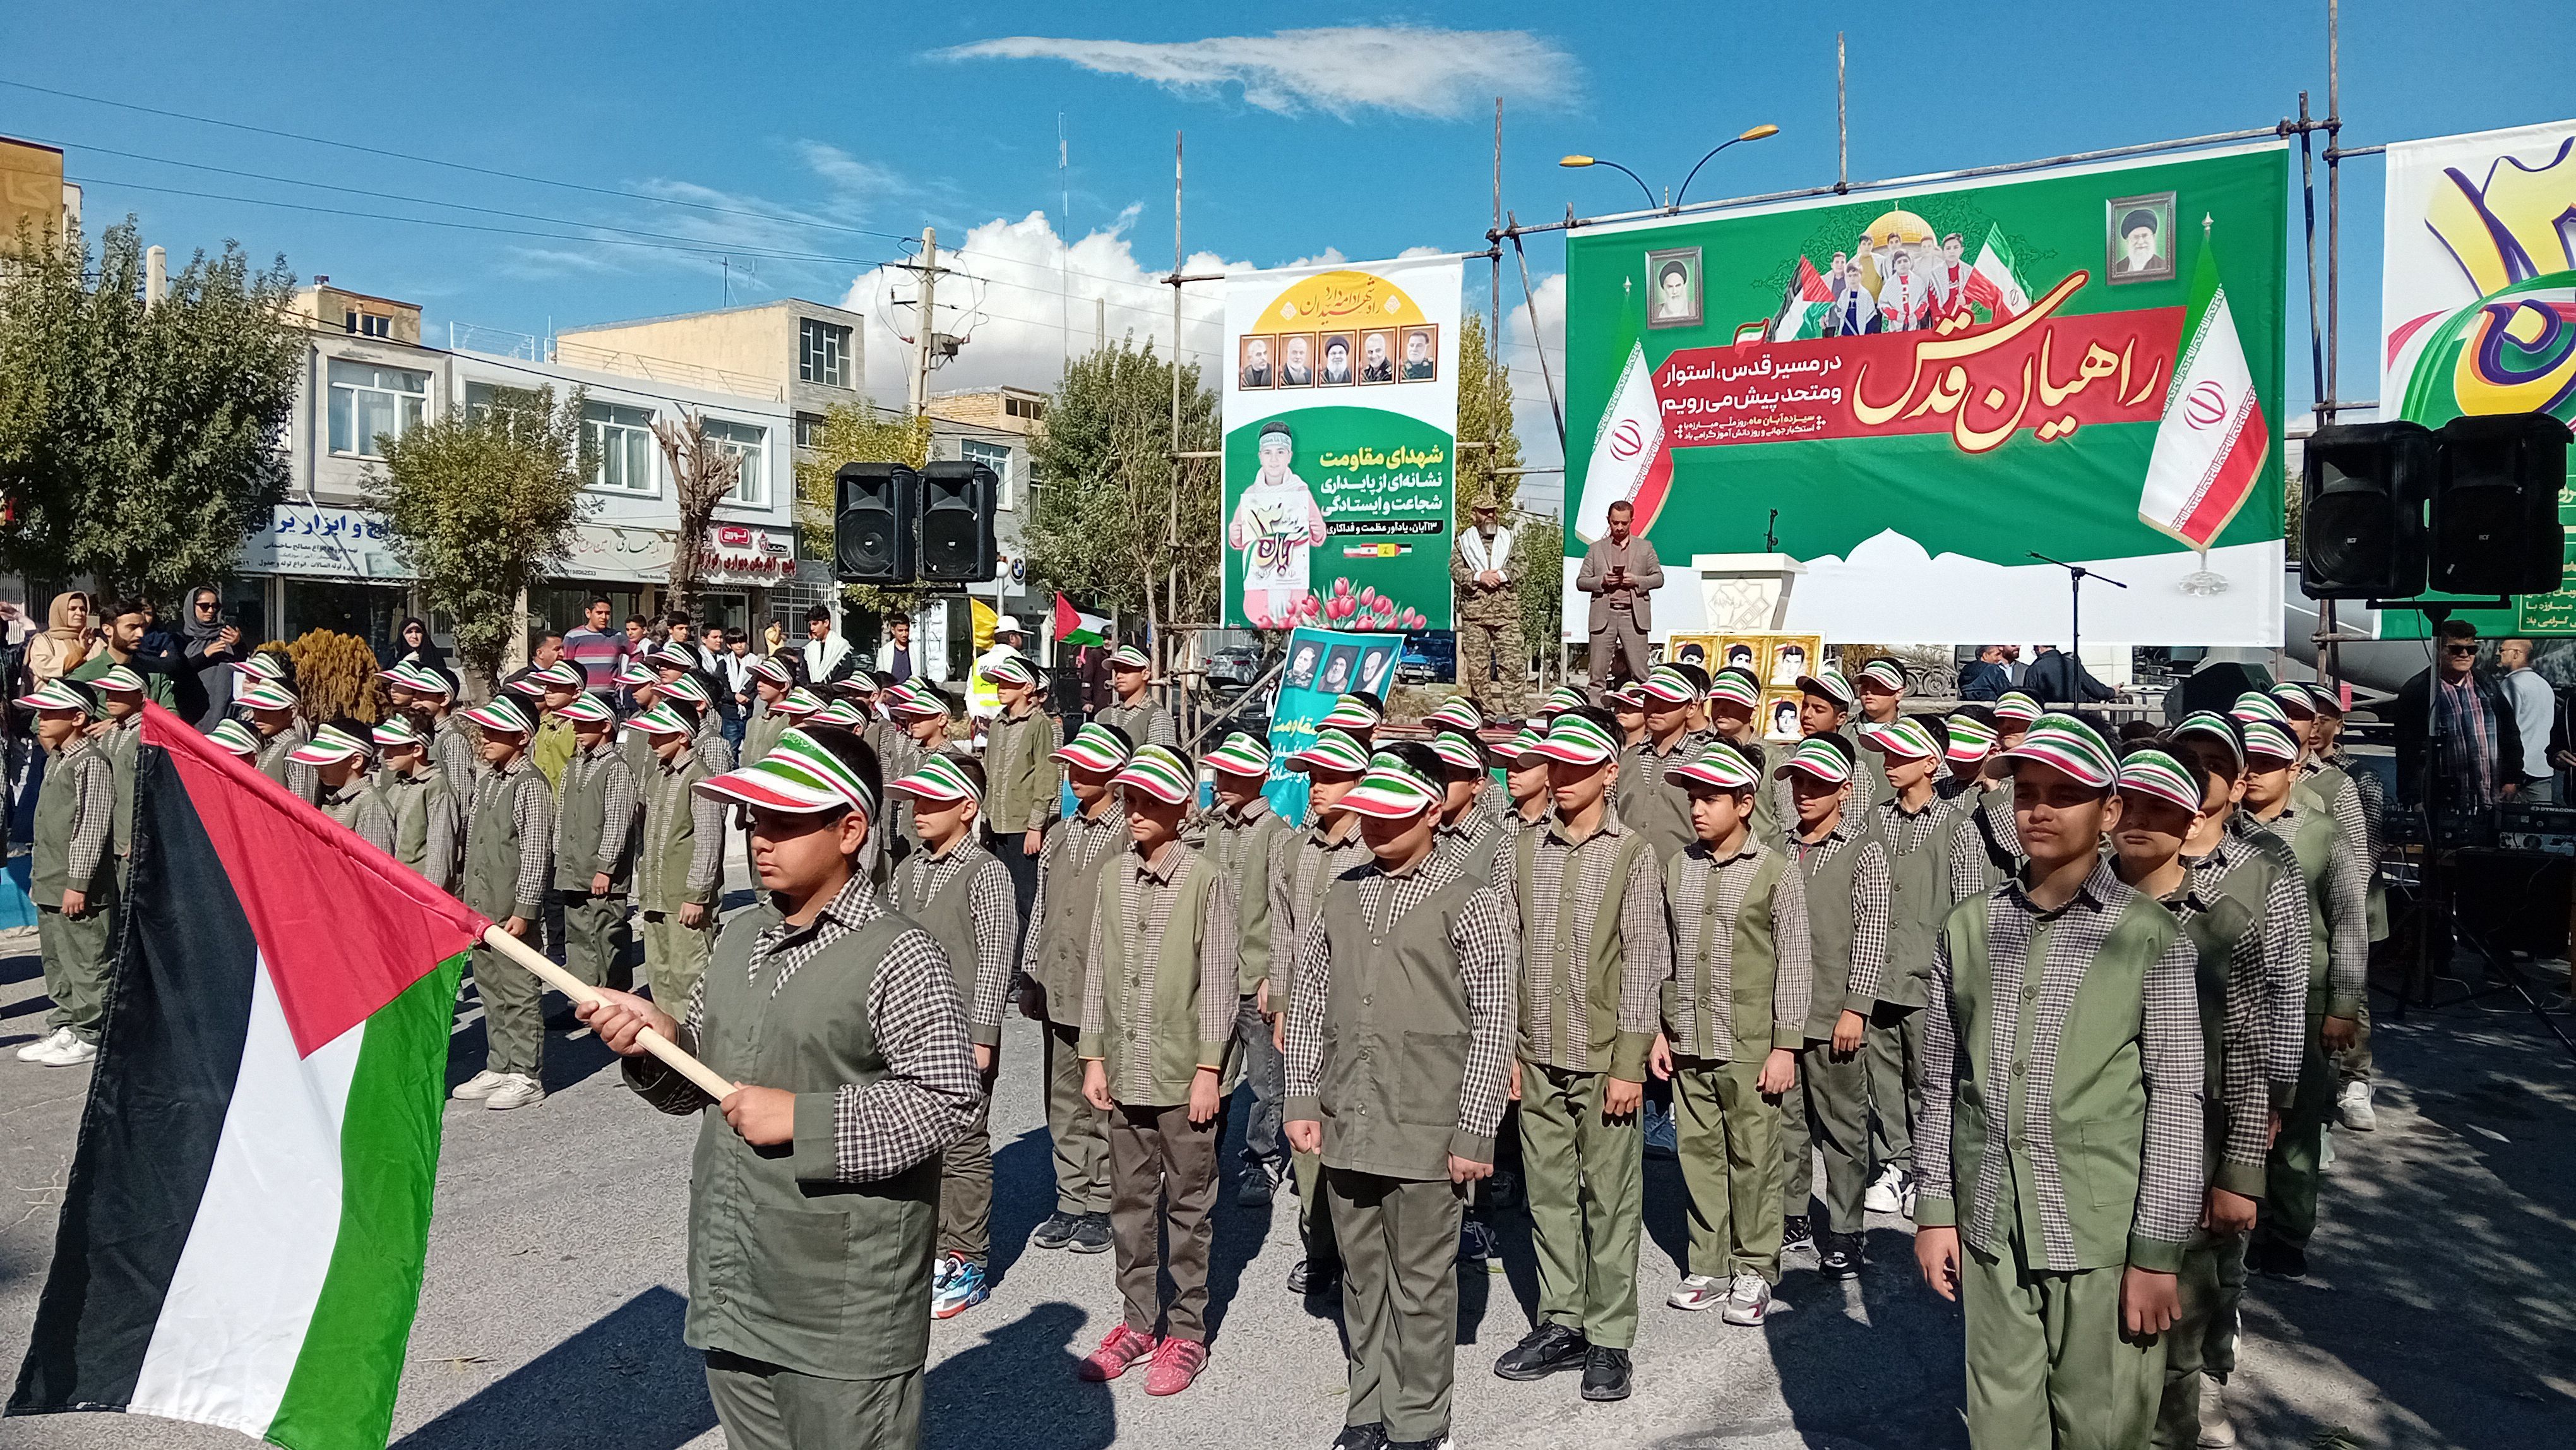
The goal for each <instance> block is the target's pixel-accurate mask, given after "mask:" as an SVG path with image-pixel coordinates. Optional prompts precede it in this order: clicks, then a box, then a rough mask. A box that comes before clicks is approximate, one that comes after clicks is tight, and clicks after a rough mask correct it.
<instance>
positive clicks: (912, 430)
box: [796, 403, 930, 614]
mask: <svg viewBox="0 0 2576 1450" xmlns="http://www.w3.org/2000/svg"><path fill="white" fill-rule="evenodd" d="M813 439H814V446H813V453H814V459H815V461H813V462H811V463H799V464H797V465H796V532H797V534H798V537H799V538H800V539H801V540H802V547H803V548H804V551H805V553H806V556H807V557H809V558H816V559H831V558H833V557H834V555H833V538H832V511H833V508H834V507H835V506H836V505H837V503H838V502H839V500H838V499H837V498H836V497H835V496H834V495H835V484H834V482H833V480H834V476H835V475H837V474H838V473H839V472H840V471H841V465H842V464H844V463H900V464H902V465H903V466H904V467H906V468H919V467H921V466H922V465H923V464H925V463H927V462H929V461H930V419H929V418H928V417H927V416H925V415H921V414H909V415H906V416H903V417H899V418H879V417H878V416H876V414H875V413H873V412H872V411H870V410H868V409H866V408H860V407H853V406H851V405H850V404H847V403H835V404H833V405H832V406H831V407H830V408H828V409H826V410H825V411H824V414H823V426H821V427H820V428H817V429H815V430H814V432H813ZM841 597H842V598H843V599H846V600H848V601H849V602H850V603H852V604H854V605H856V606H858V607H859V608H861V609H866V610H872V611H875V612H877V613H880V614H883V613H887V612H890V611H901V612H903V613H907V614H909V613H911V612H912V608H913V605H914V604H915V603H916V602H917V601H918V599H919V597H920V591H918V590H915V589H879V588H876V587H875V586H873V585H868V584H844V585H842V586H841Z"/></svg>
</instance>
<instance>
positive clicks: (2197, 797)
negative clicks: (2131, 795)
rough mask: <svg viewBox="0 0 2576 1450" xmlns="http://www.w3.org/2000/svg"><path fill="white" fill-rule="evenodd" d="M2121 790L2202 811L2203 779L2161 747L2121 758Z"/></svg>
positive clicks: (2131, 752) (2192, 810) (2139, 751)
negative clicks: (2201, 785)
mask: <svg viewBox="0 0 2576 1450" xmlns="http://www.w3.org/2000/svg"><path fill="white" fill-rule="evenodd" d="M2120 789H2121V790H2122V791H2124V792H2125V791H2136V792H2137V793H2139V794H2140V795H2147V796H2153V797H2155V798H2156V799H2157V800H2160V801H2170V802H2172V803H2173V804H2175V805H2178V806H2180V807H2182V808H2183V809H2184V810H2187V811H2190V812H2193V813H2194V814H2198V813H2199V811H2200V802H2201V789H2200V778H2199V777H2198V776H2195V775H2193V774H2192V773H2191V771H2190V770H2189V769H2187V768H2185V767H2184V765H2183V763H2182V762H2181V761H2179V760H2176V759H2174V758H2173V757H2172V756H2170V755H2167V754H2166V753H2165V752H2163V751H2161V750H2132V751H2130V752H2129V753H2128V755H2127V756H2125V757H2123V758H2122V759H2121V761H2120Z"/></svg>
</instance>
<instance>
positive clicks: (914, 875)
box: [887, 755, 1020, 1319]
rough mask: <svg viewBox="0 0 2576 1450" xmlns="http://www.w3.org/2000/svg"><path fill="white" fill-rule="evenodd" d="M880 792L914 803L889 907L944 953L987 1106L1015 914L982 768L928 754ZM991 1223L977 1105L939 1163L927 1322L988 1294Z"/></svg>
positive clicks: (987, 1136)
mask: <svg viewBox="0 0 2576 1450" xmlns="http://www.w3.org/2000/svg"><path fill="white" fill-rule="evenodd" d="M887 790H888V793H890V794H895V795H904V796H909V797H911V798H912V802H913V810H912V816H913V821H914V823H915V824H916V825H917V826H918V828H919V829H920V831H921V840H922V849H921V850H919V851H915V852H914V853H913V854H912V855H911V856H909V857H907V858H905V860H904V863H903V864H902V865H901V866H898V867H896V868H895V872H894V883H893V889H892V892H891V896H892V899H893V902H894V909H895V910H897V911H899V912H901V913H903V914H904V915H905V916H908V917H910V918H912V919H913V920H914V921H917V922H919V923H921V925H922V927H923V928H924V929H925V930H927V931H928V932H929V933H930V935H931V939H932V940H934V941H936V942H938V943H939V948H940V950H941V951H943V952H946V953H947V954H948V964H949V966H950V967H951V968H952V969H953V970H954V971H955V973H956V976H957V995H958V997H959V998H960V1000H962V1001H964V1002H965V1004H966V1036H967V1038H968V1039H969V1040H970V1041H972V1042H973V1043H974V1045H975V1071H976V1072H977V1073H978V1074H979V1075H980V1076H981V1077H982V1079H983V1084H984V1092H985V1095H986V1097H987V1099H988V1100H989V1098H990V1096H991V1094H992V1091H993V1075H994V1073H995V1071H996V1070H997V1069H998V1068H999V1067H1000V1066H1001V1055H1002V1003H1003V1002H1004V1000H1005V999H1007V998H1008V997H1009V996H1010V988H1011V953H1012V952H1013V950H1015V949H1016V948H1017V947H1018V945H1019V940H1020V914H1019V907H1018V906H1017V905H1016V904H1015V903H1013V902H1012V900H1011V873H1009V872H1007V871H1005V870H1003V869H1002V863H1001V862H999V861H996V860H994V859H993V856H992V853H991V852H989V851H987V850H985V849H984V848H983V847H981V846H979V845H977V844H975V813H976V810H977V808H978V807H979V806H980V805H981V804H982V801H983V796H984V769H983V767H982V766H979V765H977V764H976V763H975V762H973V761H971V760H964V759H959V758H956V757H953V756H946V755H934V756H931V757H929V758H927V759H925V760H924V761H922V763H921V768H920V769H919V770H917V771H915V772H914V773H913V774H910V775H907V776H904V777H903V778H901V779H899V780H897V781H896V782H895V783H894V784H893V785H891V786H889V787H887ZM992 1224H993V1137H992V1130H991V1126H990V1123H989V1121H988V1114H987V1112H986V1107H985V1105H983V1104H979V1105H978V1106H977V1108H976V1110H975V1118H974V1121H973V1122H971V1123H969V1124H967V1126H966V1132H965V1134H964V1135H963V1136H961V1137H960V1138H959V1139H958V1140H957V1141H956V1142H955V1143H952V1144H950V1145H949V1147H948V1150H947V1152H946V1153H945V1154H943V1155H942V1156H941V1159H940V1166H939V1260H938V1262H937V1263H936V1264H935V1265H934V1266H933V1267H932V1270H931V1299H930V1313H931V1316H932V1317H933V1318H936V1319H953V1318H955V1317H956V1316H957V1315H960V1314H963V1313H965V1312H966V1311H967V1310H969V1309H972V1308H974V1307H975V1306H976V1305H978V1304H981V1303H983V1302H984V1301H985V1300H986V1299H987V1298H989V1297H991V1295H992V1288H991V1285H990V1284H989V1283H988V1282H987V1280H986V1277H985V1267H984V1266H985V1264H986V1263H987V1262H988V1261H989V1260H990V1259H991V1257H992Z"/></svg>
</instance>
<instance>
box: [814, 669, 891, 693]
mask: <svg viewBox="0 0 2576 1450" xmlns="http://www.w3.org/2000/svg"><path fill="white" fill-rule="evenodd" d="M823 688H824V689H826V690H829V691H831V692H833V693H834V694H838V695H855V696H857V697H859V698H861V699H873V698H875V696H876V694H877V691H878V690H879V689H880V688H882V687H881V686H879V685H878V684H877V677H876V674H875V672H874V671H871V670H860V671H858V672H856V673H854V674H847V675H843V676H842V677H841V678H839V679H837V680H834V681H832V682H830V683H829V684H826V685H825V686H823Z"/></svg>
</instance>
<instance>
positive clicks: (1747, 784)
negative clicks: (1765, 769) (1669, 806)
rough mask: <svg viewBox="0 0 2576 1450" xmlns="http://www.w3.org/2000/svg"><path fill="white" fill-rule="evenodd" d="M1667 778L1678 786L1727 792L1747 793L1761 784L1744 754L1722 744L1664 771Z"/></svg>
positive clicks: (1760, 778) (1758, 776) (1759, 777)
mask: <svg viewBox="0 0 2576 1450" xmlns="http://www.w3.org/2000/svg"><path fill="white" fill-rule="evenodd" d="M1664 779H1665V780H1667V781H1669V782H1671V783H1672V784H1674V785H1678V786H1693V785H1707V786H1715V787H1716V788H1717V789H1719V790H1722V791H1728V792H1736V791H1748V790H1751V789H1753V788H1754V787H1755V786H1757V785H1760V784H1761V783H1762V777H1761V776H1760V775H1758V774H1756V773H1755V772H1754V769H1753V763H1752V762H1751V761H1748V760H1746V759H1745V758H1744V753H1743V752H1742V751H1739V750H1737V749H1736V748H1735V747H1734V746H1732V745H1728V744H1726V743H1725V742H1723V741H1720V742H1719V743H1717V744H1715V745H1712V746H1710V747H1709V748H1708V749H1706V750H1703V751H1701V752H1700V753H1699V758H1698V759H1696V760H1687V761H1684V762H1682V763H1681V764H1679V765H1676V766H1674V767H1673V768H1672V769H1670V770H1667V771H1665V772H1664Z"/></svg>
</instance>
